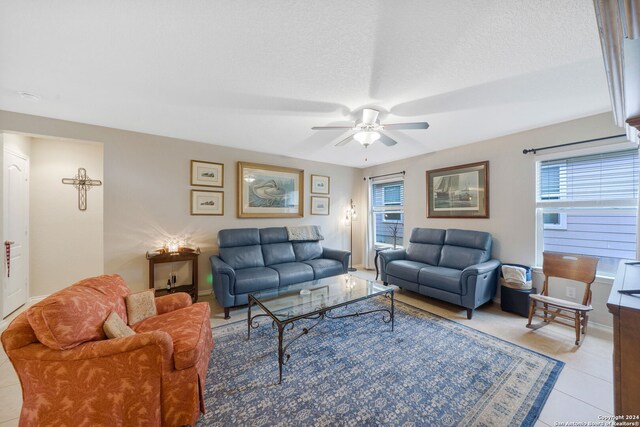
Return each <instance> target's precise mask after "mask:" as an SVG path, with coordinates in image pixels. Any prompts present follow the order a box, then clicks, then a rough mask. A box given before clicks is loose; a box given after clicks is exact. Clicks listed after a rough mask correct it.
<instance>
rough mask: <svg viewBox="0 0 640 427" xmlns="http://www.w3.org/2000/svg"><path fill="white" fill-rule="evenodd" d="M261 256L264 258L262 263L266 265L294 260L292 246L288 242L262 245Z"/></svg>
mask: <svg viewBox="0 0 640 427" xmlns="http://www.w3.org/2000/svg"><path fill="white" fill-rule="evenodd" d="M262 257H263V258H264V265H268V266H269V265H272V264H282V263H285V262H294V261H295V260H296V256H295V254H294V253H293V246H292V245H291V243H289V242H285V243H271V244H267V245H262Z"/></svg>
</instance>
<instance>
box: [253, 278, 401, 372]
mask: <svg viewBox="0 0 640 427" xmlns="http://www.w3.org/2000/svg"><path fill="white" fill-rule="evenodd" d="M396 289H398V288H397V287H396V286H394V285H389V286H384V285H381V284H379V283H376V282H373V281H371V280H365V279H361V278H359V277H356V276H352V275H350V274H344V275H341V276H334V277H327V278H325V279H320V280H313V281H309V282H303V283H297V284H295V285H290V286H285V287H281V288H279V289H276V290H273V289H272V290H268V291H261V292H254V293H250V294H249V311H248V314H247V332H248V337H247V339H250V338H251V328H257V327H258V326H259V324H258V322H256V320H255V319H256V318H258V317H269V318H271V320H272V321H273V324H274V325H275V326H276V327H277V329H278V369H279V373H280V378H279V381H278V384H280V383H282V366H283V365H285V364H286V363H287V361H288V360H289V357H290V355H289V354H287V348H288V347H289V345H291V343H293V342H294V341H295V340H297V339H298V338H300V337H301V336H303V335H306V334H308V333H309V331H310V330H311V329H313V328H314V327H315V326H316V325H318V323H320V322H321V321H323V320H324V319H342V318H348V317H356V316H362V315H365V314H369V313H376V312H384V313H387V315H385V316H383V318H382V321H383V322H384V323H391V331H393V326H394V325H393V322H394V291H395V290H396ZM378 295H384V296H385V297H387V298H389V299H390V302H391V303H390V307H389V308H379V309H374V310H365V311H355V312H353V313H349V314H341V315H336V316H334V315H332V314H331V311H332V310H335V309H336V308H339V307H344V306H347V305H351V304H354V303H357V302H359V301H363V300H366V299H369V298H372V297H375V296H378ZM254 304H256V305H258V306H259V307H260V308H262V310H263V311H264V314H263V313H261V314H256V315H254V316H251V306H252V305H254ZM302 319H313V320H317V322H316V323H314V324H312V325H311V326H308V327H305V328H303V329H302V330H301V331H300V332H299V333H298V334H297V335H296V336H294V337H293V338H291V339H290V340H289V341H288V342H287V343H286V344H285V343H284V331H285V327H286V326H287V325H289V328H288V330H292V329H293V323H294V322H296V321H298V320H302Z"/></svg>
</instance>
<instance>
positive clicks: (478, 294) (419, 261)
mask: <svg viewBox="0 0 640 427" xmlns="http://www.w3.org/2000/svg"><path fill="white" fill-rule="evenodd" d="M491 245H492V239H491V234H489V233H484V232H481V231H471V230H453V229H452V230H440V229H435V228H414V229H413V230H412V231H411V238H410V239H409V245H408V246H407V248H406V249H395V250H386V251H383V252H380V267H381V277H382V281H383V282H384V283H385V284H389V283H391V284H394V285H398V286H400V287H401V288H405V289H408V290H410V291H414V292H418V293H420V294H423V295H426V296H429V297H432V298H437V299H440V300H443V301H446V302H450V303H453V304H457V305H461V306H463V307H465V308H466V309H467V318H468V319H471V317H472V316H473V310H474V309H475V308H477V307H479V306H481V305H482V304H484V303H486V302H487V301H489V300H491V299H492V298H493V296H494V295H495V293H496V286H497V283H498V274H499V268H500V261H498V260H495V259H491Z"/></svg>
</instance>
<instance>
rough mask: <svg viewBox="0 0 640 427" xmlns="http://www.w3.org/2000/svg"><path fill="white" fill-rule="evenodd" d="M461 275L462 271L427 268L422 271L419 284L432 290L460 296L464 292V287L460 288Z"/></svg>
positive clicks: (419, 275)
mask: <svg viewBox="0 0 640 427" xmlns="http://www.w3.org/2000/svg"><path fill="white" fill-rule="evenodd" d="M461 275H462V270H455V269H453V268H446V267H432V266H427V267H424V268H421V269H420V273H419V274H418V283H419V284H421V285H423V286H428V287H430V288H436V289H440V290H443V291H447V292H453V293H456V294H460V293H461V292H462V287H461V286H460V276H461Z"/></svg>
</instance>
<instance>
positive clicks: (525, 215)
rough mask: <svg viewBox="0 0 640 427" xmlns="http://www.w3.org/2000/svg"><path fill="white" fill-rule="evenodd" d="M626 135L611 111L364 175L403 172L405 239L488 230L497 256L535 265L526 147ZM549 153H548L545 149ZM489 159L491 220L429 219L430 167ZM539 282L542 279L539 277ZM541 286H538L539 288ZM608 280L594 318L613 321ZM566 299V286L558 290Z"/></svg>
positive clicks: (600, 286) (531, 164)
mask: <svg viewBox="0 0 640 427" xmlns="http://www.w3.org/2000/svg"><path fill="white" fill-rule="evenodd" d="M621 133H624V131H622V130H621V129H620V128H618V127H616V126H615V125H614V123H613V118H612V116H611V114H610V113H606V114H599V115H596V116H592V117H588V118H583V119H578V120H573V121H569V122H564V123H560V124H556V125H552V126H547V127H543V128H538V129H533V130H530V131H526V132H521V133H517V134H513V135H508V136H504V137H501V138H495V139H490V140H486V141H481V142H477V143H474V144H470V145H465V146H462V147H456V148H452V149H448V150H443V151H439V152H434V153H429V154H425V155H422V156H418V157H413V158H410V159H405V160H401V161H397V162H392V163H387V164H385V165H381V166H376V167H372V168H368V169H365V170H364V171H363V172H364V173H363V176H373V175H379V174H385V173H391V172H397V171H402V170H405V171H406V175H405V200H406V206H405V230H406V237H405V239H407V240H406V243H408V236H409V233H410V230H411V229H412V228H414V227H433V228H461V229H470V230H481V231H487V232H490V233H491V234H492V235H493V238H494V247H493V255H494V257H495V258H498V259H500V260H501V261H502V262H506V263H510V262H514V263H520V264H525V265H534V263H535V232H536V227H535V162H536V157H535V156H534V155H533V154H528V155H523V154H522V150H523V149H525V148H535V147H543V146H547V145H555V144H562V143H567V142H574V141H580V140H585V139H591V138H597V137H603V136H608V135H616V134H621ZM544 153H545V154H547V153H548V151H545V152H544ZM484 160H488V161H489V187H490V191H489V192H490V218H488V219H435V218H432V219H428V218H427V217H426V203H427V200H426V171H427V170H430V169H438V168H443V167H448V166H455V165H461V164H465V163H473V162H480V161H484ZM536 283H537V284H539V280H536ZM539 289H540V288H539ZM609 291H610V284H608V283H605V282H599V283H596V284H595V285H594V286H593V294H594V297H593V304H594V307H595V312H594V315H593V316H592V320H594V321H595V322H597V323H603V324H611V319H610V315H609V314H608V312H607V309H606V306H605V303H606V299H607V297H608V294H609ZM558 292H559V294H562V295H559V296H562V297H564V285H561V286H560V287H559V290H558Z"/></svg>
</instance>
